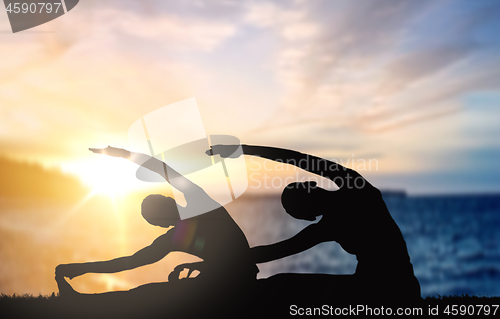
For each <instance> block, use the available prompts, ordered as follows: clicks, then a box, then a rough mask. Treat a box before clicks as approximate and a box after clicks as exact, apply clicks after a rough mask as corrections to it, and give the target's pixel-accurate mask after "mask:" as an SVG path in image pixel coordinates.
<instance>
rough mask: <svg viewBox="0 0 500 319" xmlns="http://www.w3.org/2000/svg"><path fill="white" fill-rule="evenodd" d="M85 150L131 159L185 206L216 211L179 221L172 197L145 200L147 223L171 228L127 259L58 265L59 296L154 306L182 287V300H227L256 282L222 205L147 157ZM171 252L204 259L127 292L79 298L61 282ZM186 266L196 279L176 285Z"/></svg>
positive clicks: (247, 255) (240, 239)
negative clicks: (177, 195)
mask: <svg viewBox="0 0 500 319" xmlns="http://www.w3.org/2000/svg"><path fill="white" fill-rule="evenodd" d="M90 150H91V151H93V152H95V153H101V154H106V155H109V156H114V157H122V158H126V159H128V160H131V161H134V162H136V163H138V164H139V165H142V166H144V167H146V168H148V169H150V170H151V171H154V172H156V173H158V174H160V175H161V176H162V177H163V178H164V179H165V180H166V181H168V182H169V183H170V184H171V185H172V186H173V187H175V188H177V189H178V190H179V191H181V192H183V194H184V197H185V199H186V202H187V205H206V206H207V207H215V209H213V210H211V211H209V212H207V213H205V214H202V215H198V216H195V217H192V218H188V219H185V220H181V219H180V217H179V213H178V210H177V206H176V203H175V200H174V199H172V198H167V197H165V196H162V195H150V196H148V197H146V198H145V199H144V201H143V202H142V207H141V209H142V216H143V217H144V218H145V219H146V220H147V221H148V222H149V223H150V224H152V225H155V226H160V227H165V228H168V227H170V226H174V228H173V229H169V230H168V231H167V232H166V233H165V234H163V235H161V236H160V237H158V238H157V239H156V240H155V241H154V242H153V243H152V244H151V245H150V246H147V247H145V248H143V249H141V250H139V251H138V252H136V253H135V254H133V255H131V256H126V257H120V258H116V259H113V260H108V261H98V262H87V263H74V264H63V265H59V266H57V268H56V281H57V284H58V288H59V294H60V296H61V297H75V298H79V300H83V299H85V300H105V299H107V300H121V302H122V303H125V304H126V301H125V300H129V301H134V302H144V301H146V300H148V299H150V298H154V297H159V298H160V299H159V302H160V303H161V304H164V303H165V299H166V298H168V296H171V297H174V296H175V295H179V294H181V290H183V289H184V288H185V287H190V288H189V289H190V291H189V292H186V294H185V295H184V297H186V298H194V297H196V296H202V297H199V298H205V297H207V296H215V295H217V293H218V292H223V293H224V294H225V296H226V297H227V295H228V293H230V292H232V291H234V290H237V289H240V288H242V287H245V286H246V285H251V284H252V283H253V282H254V281H255V278H256V273H257V272H258V268H257V267H256V265H255V263H254V262H253V261H252V259H251V255H250V247H249V245H248V241H247V239H246V237H245V235H244V234H243V232H242V231H241V229H240V228H239V227H238V225H237V224H236V223H235V222H234V220H233V219H232V218H231V216H230V215H229V214H228V212H227V211H226V210H225V209H224V207H222V206H220V205H218V204H217V203H215V202H214V200H213V199H212V198H210V196H208V195H207V194H206V193H205V192H204V191H203V189H201V188H200V187H198V186H197V185H195V184H194V183H192V182H191V181H190V180H188V179H187V178H185V177H183V176H182V175H181V174H179V173H177V172H176V171H175V170H173V169H172V168H170V167H169V166H168V165H167V164H165V163H163V162H162V161H159V160H157V159H156V158H153V157H150V156H148V155H144V154H138V153H132V152H129V151H127V150H124V149H118V148H113V147H108V148H105V149H90ZM173 251H181V252H186V253H189V254H192V255H195V256H198V257H200V258H201V259H203V261H202V262H197V263H190V264H182V265H179V266H177V267H176V268H175V269H174V271H173V272H172V273H171V274H170V275H169V282H165V283H151V284H147V285H143V286H140V287H137V288H134V289H132V290H129V291H121V292H108V293H103V294H80V293H78V292H76V291H75V290H74V289H73V288H72V287H71V286H70V285H69V284H68V283H67V281H66V280H65V279H64V277H68V278H70V279H71V278H74V277H77V276H81V275H83V274H86V273H115V272H120V271H124V270H129V269H134V268H137V267H140V266H144V265H147V264H151V263H154V262H157V261H159V260H160V259H162V258H163V257H165V256H166V255H167V254H168V253H170V252H173ZM186 268H187V269H188V270H189V273H188V277H189V275H190V274H191V273H192V272H193V271H194V270H198V271H199V272H200V273H199V275H198V276H197V277H196V278H192V279H185V280H181V282H183V283H182V285H181V283H175V282H179V274H180V272H181V271H182V270H183V269H186ZM173 284H174V286H172V285H173ZM174 290H175V291H174ZM185 290H186V289H184V291H185ZM243 290H244V289H243ZM176 300H179V298H177V299H176ZM198 302H200V299H198Z"/></svg>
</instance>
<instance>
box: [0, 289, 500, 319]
mask: <svg viewBox="0 0 500 319" xmlns="http://www.w3.org/2000/svg"><path fill="white" fill-rule="evenodd" d="M350 304H352V305H353V306H356V304H355V302H352V303H350ZM363 304H364V303H363ZM499 304H500V297H487V296H469V295H462V296H458V295H455V296H438V297H427V298H423V299H422V300H421V301H418V302H414V303H411V304H405V306H406V307H408V306H413V307H420V308H422V309H423V312H424V314H427V312H428V311H429V309H431V308H432V309H435V308H436V306H437V308H439V314H440V315H443V314H446V313H444V311H445V310H446V309H448V311H450V314H449V315H451V312H452V311H455V312H456V315H461V316H463V315H467V309H468V311H469V314H470V312H471V311H472V308H471V306H474V307H475V308H474V309H475V310H474V312H475V314H476V315H477V312H478V311H479V305H483V306H484V305H489V306H490V307H489V308H487V309H489V312H490V315H493V311H494V309H495V305H499ZM332 305H333V306H335V305H334V304H333V303H332ZM453 305H456V306H455V307H454V308H452V307H453ZM343 306H344V307H345V306H346V305H345V304H344V305H343ZM375 306H376V305H374V307H375ZM378 306H384V305H378ZM385 306H386V308H387V305H385ZM395 306H397V305H391V307H393V308H394V307H395ZM460 306H462V307H461V308H460ZM193 307H196V305H191V306H190V307H189V308H186V309H191V308H193ZM497 308H498V307H497ZM186 309H184V310H183V311H185V310H186ZM453 309H455V310H453ZM485 309H486V308H484V307H483V309H482V313H481V314H482V315H484V314H486V313H485V312H484V311H485ZM266 311H267V309H263V308H262V307H255V305H250V306H249V307H248V306H245V309H243V308H239V309H232V310H231V312H230V313H229V314H227V317H233V318H241V317H248V318H260V317H262V316H264V315H265V314H266V313H267V312H266ZM200 312H201V311H200ZM200 312H197V315H194V317H199V314H200ZM211 312H213V314H216V316H215V317H219V318H220V317H221V316H220V314H221V313H220V312H219V310H218V309H214V308H211ZM202 313H203V315H202V317H212V316H211V315H208V313H207V312H202ZM273 313H275V314H278V315H277V317H278V318H279V317H282V316H281V315H280V314H283V317H286V316H287V315H288V309H279V311H275V312H273ZM495 316H500V309H497V311H496V314H495ZM0 317H1V318H20V319H24V318H36V319H40V318H51V319H58V318H107V319H109V318H120V319H122V318H145V319H146V318H190V317H193V316H189V315H188V316H185V315H184V312H183V313H182V315H180V314H179V313H178V314H175V313H174V312H172V311H168V310H167V309H165V307H164V306H162V307H158V308H156V309H153V308H151V307H147V306H143V305H134V306H133V307H131V305H130V304H119V305H115V306H113V307H106V306H103V305H97V304H92V305H90V304H87V305H85V304H75V303H68V302H66V301H64V300H63V299H61V298H60V297H59V296H57V295H54V294H52V295H51V296H42V295H39V296H33V295H29V294H26V295H12V296H9V295H3V294H2V295H1V296H0Z"/></svg>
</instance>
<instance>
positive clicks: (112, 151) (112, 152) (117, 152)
mask: <svg viewBox="0 0 500 319" xmlns="http://www.w3.org/2000/svg"><path fill="white" fill-rule="evenodd" d="M89 150H90V151H91V152H94V153H96V154H105V155H109V156H113V157H130V152H129V151H127V150H125V149H123V148H116V147H112V146H108V147H106V148H89Z"/></svg>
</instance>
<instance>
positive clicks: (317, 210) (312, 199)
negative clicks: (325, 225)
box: [281, 181, 326, 221]
mask: <svg viewBox="0 0 500 319" xmlns="http://www.w3.org/2000/svg"><path fill="white" fill-rule="evenodd" d="M324 192H326V190H325V189H323V188H321V187H317V183H316V182H312V181H308V182H295V183H290V184H288V185H287V186H286V187H285V189H283V193H282V194H281V204H282V205H283V208H285V210H286V212H287V213H288V214H289V215H291V216H292V217H294V218H297V219H304V220H310V221H313V220H315V219H316V217H317V216H320V215H322V214H323V213H322V211H321V204H322V197H323V195H324V194H325V193H324Z"/></svg>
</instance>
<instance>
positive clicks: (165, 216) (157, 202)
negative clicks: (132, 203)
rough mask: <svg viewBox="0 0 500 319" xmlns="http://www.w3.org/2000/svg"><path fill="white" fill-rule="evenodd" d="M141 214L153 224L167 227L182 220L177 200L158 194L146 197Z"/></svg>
mask: <svg viewBox="0 0 500 319" xmlns="http://www.w3.org/2000/svg"><path fill="white" fill-rule="evenodd" d="M141 214H142V217H144V219H145V220H146V221H147V222H148V223H150V224H151V225H154V226H161V227H165V228H167V227H170V226H174V225H175V224H177V222H178V221H180V216H179V211H178V210H177V204H176V203H175V200H174V199H173V198H170V197H165V196H163V195H158V194H155V195H149V196H148V197H146V198H144V200H143V201H142V205H141Z"/></svg>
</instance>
